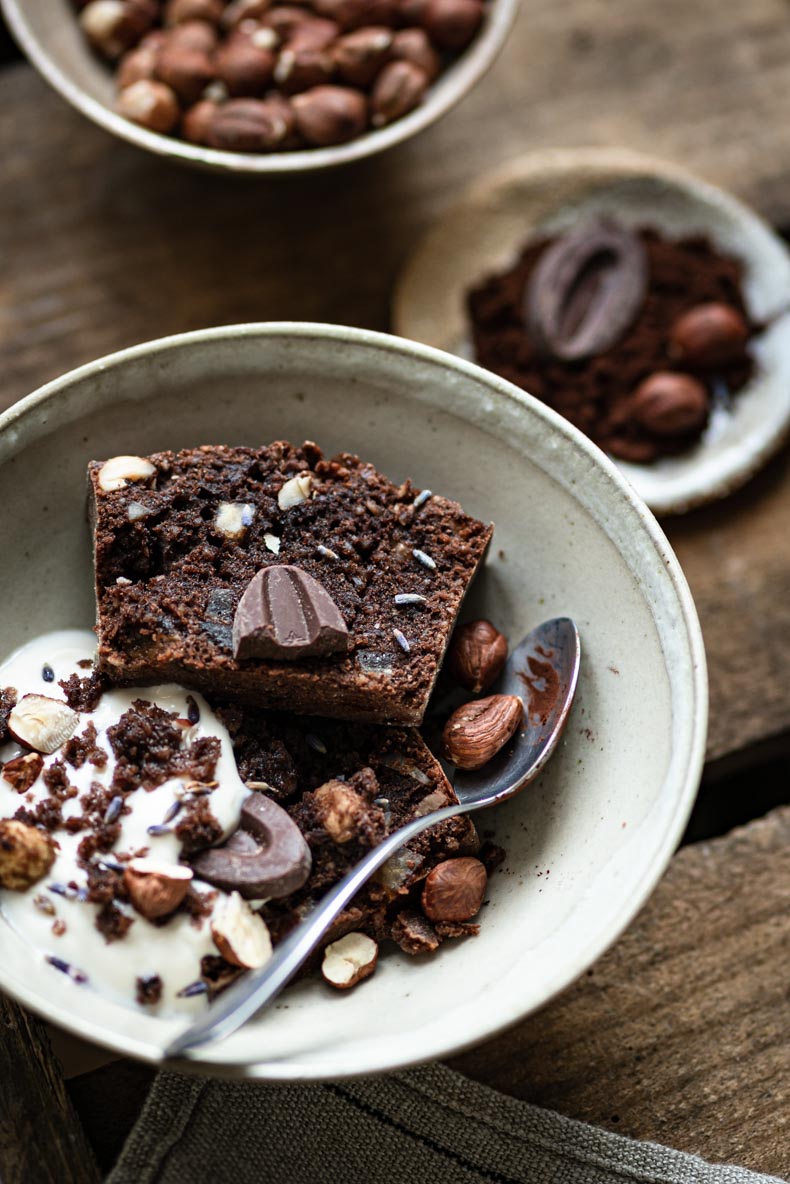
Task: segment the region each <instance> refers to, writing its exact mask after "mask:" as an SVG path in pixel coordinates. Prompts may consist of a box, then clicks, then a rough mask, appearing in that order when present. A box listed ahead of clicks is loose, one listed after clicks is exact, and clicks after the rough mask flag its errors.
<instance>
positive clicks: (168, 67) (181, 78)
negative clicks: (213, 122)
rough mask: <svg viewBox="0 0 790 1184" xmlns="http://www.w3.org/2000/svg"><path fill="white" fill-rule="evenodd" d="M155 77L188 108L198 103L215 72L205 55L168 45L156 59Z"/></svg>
mask: <svg viewBox="0 0 790 1184" xmlns="http://www.w3.org/2000/svg"><path fill="white" fill-rule="evenodd" d="M156 76H157V78H158V79H159V81H160V82H165V83H167V85H168V86H169V87H170V89H171V90H173V91H174V92H175V94H176V95H177V96H178V98H179V99H180V100H181V101H182V103H185V104H186V105H187V106H189V105H191V104H192V103H196V102H197V101H198V99H199V98H200V96H201V95H202V94H203V91H204V90H205V89H206V87H207V86H208V84H209V83H210V82H211V81H212V79H213V78H214V77H215V70H214V66H213V64H212V61H211V58H210V57H209V55H208V54H207V53H203V52H202V51H201V50H199V49H189V48H187V47H184V46H180V45H170V44H168V45H165V47H164V49H162V50H161V51H160V52H159V55H158V57H157V59H156Z"/></svg>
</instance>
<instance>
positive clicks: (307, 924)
mask: <svg viewBox="0 0 790 1184" xmlns="http://www.w3.org/2000/svg"><path fill="white" fill-rule="evenodd" d="M479 804H482V803H468V804H466V805H464V804H462V803H460V802H459V803H456V804H454V805H452V806H444V807H443V808H442V809H441V810H436V811H434V813H432V814H426V815H424V816H423V817H422V818H415V819H414V820H413V821H412V822H408V823H407V824H406V826H402V827H401V828H400V829H399V830H396V831H395V832H394V833H393V834H391V835H390V836H389V837H388V838H386V839H385V840H384V842H383V843H380V844H379V846H378V847H374V848H373V849H372V850H371V851H369V852H368V854H367V855H366V856H365V858H364V859H362V860H360V862H359V863H358V864H356V866H355V867H353V868H352V869H351V871H350V872H349V873H348V874H347V875H346V876H344V877H343V879H342V880H341V881H340V882H339V883H338V884H336V885H335V887H334V888H333V889H332V890H331V892H329V893H328V894H327V895H326V896H325V897H324V898H323V899H322V900H321V902H320V904H318V905H317V906H316V907H315V908H314V909H313V911H312V912H311V913H309V914H308V916H307V917H306V918H305V920H304V921H302V922H301V924H300V925H298V926H297V927H296V929H294V931H293V932H292V933H291V934H289V936H288V937H287V938H286V939H285V940H284V941H283V942H281V943H280V944H279V945H278V946H277V949H276V950H275V952H274V954H273V956H272V957H271V958H270V959H269V961H268V962H267V963H266V965H265V966H262V967H261V969H260V970H255V971H253V972H251V973H250V974H247V975H245V976H244V978H243V979H242V980H241V981H240V982H239V983H237V984H236V985H235V986H233V987H230V988H228V990H227V991H223V993H222V995H221V996H220V998H219V999H218V1000H217V1001H216V1002H215V1003H213V1004H212V1005H211V1007H210V1008H209V1010H208V1011H207V1013H206V1015H205V1016H203V1017H202V1018H201V1019H199V1020H197V1021H196V1023H194V1024H191V1025H190V1027H188V1028H187V1029H186V1031H185V1032H182V1034H181V1035H180V1036H177V1037H176V1039H175V1040H174V1041H173V1042H172V1043H171V1044H169V1045H168V1047H167V1048H166V1049H165V1057H166V1058H168V1059H169V1058H171V1057H178V1056H183V1055H184V1054H185V1053H187V1052H188V1051H189V1050H190V1049H193V1048H199V1047H200V1046H201V1045H203V1044H207V1043H208V1042H209V1041H212V1040H222V1039H224V1037H226V1036H230V1035H231V1033H232V1032H235V1031H236V1029H237V1028H240V1027H241V1025H242V1024H244V1023H246V1021H247V1020H248V1019H251V1018H252V1016H254V1015H255V1014H256V1013H257V1012H259V1011H260V1010H261V1008H262V1007H264V1006H265V1005H266V1004H267V1003H269V1002H271V1000H272V999H274V997H275V996H276V995H278V994H279V992H280V991H281V990H282V989H283V987H284V986H286V984H287V983H288V982H289V981H290V980H291V979H292V978H293V976H294V975H295V974H296V972H297V970H298V969H299V967H300V966H301V965H302V963H303V962H304V961H305V959H306V958H307V957H308V955H309V954H311V953H312V951H313V950H314V949H315V947H316V946H317V945H318V944H319V942H320V941H321V939H322V937H323V936H324V934H325V933H326V931H327V929H329V927H330V925H331V924H332V922H333V921H335V920H336V919H337V917H339V916H340V914H341V913H342V911H343V909H344V908H345V906H346V905H347V904H348V902H349V901H350V900H351V899H352V897H353V896H355V895H356V893H357V892H358V891H359V889H360V888H361V887H362V886H363V884H365V883H366V881H367V880H369V879H370V877H371V876H372V875H373V873H374V872H375V871H377V870H378V868H380V867H381V866H382V864H384V863H386V861H387V860H388V859H389V858H390V856H392V855H394V854H395V853H396V852H397V851H399V850H400V848H401V847H403V846H404V845H405V844H406V843H408V841H409V839H413V838H414V837H415V835H419V834H421V833H422V831H424V830H428V828H429V827H431V826H435V825H436V823H437V822H443V821H444V820H445V819H446V818H453V817H454V816H455V815H457V814H463V813H468V812H470V811H471V810H475V809H477V808H478V805H479Z"/></svg>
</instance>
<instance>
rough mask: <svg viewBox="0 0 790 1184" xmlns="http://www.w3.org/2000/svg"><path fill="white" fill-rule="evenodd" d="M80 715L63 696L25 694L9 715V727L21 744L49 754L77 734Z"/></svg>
mask: <svg viewBox="0 0 790 1184" xmlns="http://www.w3.org/2000/svg"><path fill="white" fill-rule="evenodd" d="M79 718H80V717H79V715H78V714H77V712H76V711H72V710H71V708H70V707H69V706H68V704H67V703H64V702H63V701H62V700H61V699H50V698H49V696H48V695H23V696H22V698H21V699H20V700H19V702H18V703H17V705H16V707H15V708H14V709H13V711H12V712H11V713H10V714H9V716H8V730H9V732H10V733H11V735H12V736H13V737H14V739H15V740H18V741H19V743H20V744H24V745H25V746H26V747H27V748H32V749H34V751H35V752H43V753H46V754H47V755H49V754H50V753H52V752H57V750H58V749H59V748H60V746H61V744H65V743H66V741H67V740H68V739H70V737H71V736H73V735H74V730H75V728H76V727H77V723H78V721H79Z"/></svg>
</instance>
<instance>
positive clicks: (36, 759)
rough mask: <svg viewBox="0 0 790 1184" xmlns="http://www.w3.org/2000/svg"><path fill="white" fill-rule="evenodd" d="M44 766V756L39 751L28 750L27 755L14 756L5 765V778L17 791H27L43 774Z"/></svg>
mask: <svg viewBox="0 0 790 1184" xmlns="http://www.w3.org/2000/svg"><path fill="white" fill-rule="evenodd" d="M43 768H44V758H43V757H42V756H41V754H40V753H38V752H28V753H26V755H25V756H17V757H14V759H13V760H12V761H6V763H5V764H4V765H3V780H4V781H7V782H8V784H9V785H10V786H11V787H12V789H15V790H16V792H17V793H27V791H28V790H29V789H30V787H31V786H32V785H34V784H35V782H36V781H37V780H38V778H39V777H40V776H41V770H42V769H43Z"/></svg>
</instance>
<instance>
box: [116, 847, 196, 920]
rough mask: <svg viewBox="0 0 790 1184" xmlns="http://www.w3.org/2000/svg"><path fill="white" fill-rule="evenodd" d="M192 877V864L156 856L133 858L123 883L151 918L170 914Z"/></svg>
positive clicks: (134, 902) (146, 915) (139, 908)
mask: <svg viewBox="0 0 790 1184" xmlns="http://www.w3.org/2000/svg"><path fill="white" fill-rule="evenodd" d="M191 880H192V868H190V867H185V866H184V865H183V864H180V863H161V862H159V860H156V859H132V860H130V861H129V863H128V864H127V865H126V868H125V870H124V873H123V883H124V887H125V888H126V891H127V892H128V893H129V899H130V900H131V902H132V904H133V905H134V907H135V908H136V909H137V911H138V913H140V914H141V915H142V916H143V917H145V918H146V919H147V920H148V921H154V920H156V918H157V917H167V916H168V915H169V914H170V913H173V912H175V910H176V909H177V908H178V906H179V905H180V904H181V902H182V901H183V899H184V897H185V896H186V894H187V892H188V891H189V885H190V882H191Z"/></svg>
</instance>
